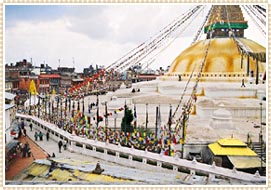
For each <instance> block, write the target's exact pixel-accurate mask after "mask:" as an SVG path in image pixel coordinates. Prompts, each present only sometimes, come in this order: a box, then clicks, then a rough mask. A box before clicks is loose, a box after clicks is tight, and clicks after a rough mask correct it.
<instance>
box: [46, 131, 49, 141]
mask: <svg viewBox="0 0 271 190" xmlns="http://www.w3.org/2000/svg"><path fill="white" fill-rule="evenodd" d="M46 140H47V141H49V131H47V133H46Z"/></svg>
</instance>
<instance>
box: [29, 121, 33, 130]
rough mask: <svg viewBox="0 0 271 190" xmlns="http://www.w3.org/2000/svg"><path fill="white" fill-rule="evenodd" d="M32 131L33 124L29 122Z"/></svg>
mask: <svg viewBox="0 0 271 190" xmlns="http://www.w3.org/2000/svg"><path fill="white" fill-rule="evenodd" d="M29 128H30V131H32V128H33V125H32V123H30V124H29Z"/></svg>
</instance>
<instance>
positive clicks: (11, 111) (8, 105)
mask: <svg viewBox="0 0 271 190" xmlns="http://www.w3.org/2000/svg"><path fill="white" fill-rule="evenodd" d="M15 97H16V95H15V94H11V93H8V92H5V142H9V141H10V140H11V139H12V138H13V137H12V136H11V131H12V123H13V122H14V120H15V114H16V106H15V104H14V98H15Z"/></svg>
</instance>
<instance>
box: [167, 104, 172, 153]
mask: <svg viewBox="0 0 271 190" xmlns="http://www.w3.org/2000/svg"><path fill="white" fill-rule="evenodd" d="M171 119H172V105H171V104H170V110H169V118H168V128H169V146H168V155H169V156H171V147H170V146H171V124H172V120H171Z"/></svg>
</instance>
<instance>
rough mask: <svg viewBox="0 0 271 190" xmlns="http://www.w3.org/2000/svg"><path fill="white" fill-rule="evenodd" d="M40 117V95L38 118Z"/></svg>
mask: <svg viewBox="0 0 271 190" xmlns="http://www.w3.org/2000/svg"><path fill="white" fill-rule="evenodd" d="M39 117H40V97H39V96H38V118H39Z"/></svg>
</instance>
